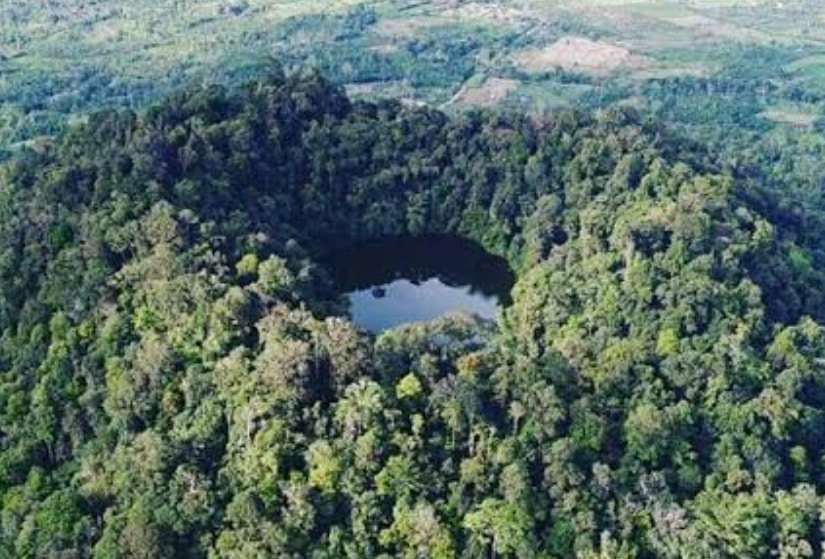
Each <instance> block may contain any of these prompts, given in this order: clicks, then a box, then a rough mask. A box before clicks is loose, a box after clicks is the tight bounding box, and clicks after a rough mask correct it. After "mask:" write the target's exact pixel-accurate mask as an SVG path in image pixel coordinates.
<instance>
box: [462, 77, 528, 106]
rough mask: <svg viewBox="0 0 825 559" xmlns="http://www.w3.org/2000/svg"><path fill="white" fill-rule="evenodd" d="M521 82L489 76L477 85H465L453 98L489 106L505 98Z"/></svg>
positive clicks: (465, 102) (466, 102)
mask: <svg viewBox="0 0 825 559" xmlns="http://www.w3.org/2000/svg"><path fill="white" fill-rule="evenodd" d="M519 85H521V82H520V81H518V80H509V79H504V78H487V79H486V80H484V82H483V83H481V84H480V85H477V86H471V87H465V88H462V89H461V91H459V92H458V93H457V94H456V96H455V97H454V98H453V102H454V103H459V104H462V105H476V106H483V107H489V106H493V105H495V104H497V103H499V102H500V101H502V100H504V98H505V97H507V95H509V94H510V92H512V91H515V90H516V89H517V88H518V86H519Z"/></svg>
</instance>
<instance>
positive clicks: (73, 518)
mask: <svg viewBox="0 0 825 559" xmlns="http://www.w3.org/2000/svg"><path fill="white" fill-rule="evenodd" d="M233 6H234V5H233ZM233 6H229V7H228V8H227V9H228V10H230V11H233V10H235V9H236V7H233ZM237 9H240V10H241V11H243V7H242V6H240V5H238V6H237ZM351 17H352V20H351V21H350V20H348V21H349V23H348V24H347V25H348V27H347V33H352V34H356V35H357V34H359V33H362V32H363V30H364V28H366V27H369V26H371V25H372V23H371V20H372V16H371V15H370V13H369V11H365V12H360V11H354V12H353V13H352V14H351ZM321 24H323V25H327V24H328V22H320V23H319V25H321ZM421 48H422V49H424V51H426V48H429V47H426V45H425V46H422V47H421ZM424 51H422V52H424ZM718 157H719V159H714V158H713V157H711V156H710V155H709V154H708V153H707V152H706V151H703V150H702V149H700V148H699V147H698V146H696V145H695V144H692V143H690V142H685V141H683V140H682V139H680V138H679V137H675V136H673V135H672V133H670V132H668V131H666V130H664V129H662V128H661V127H660V126H657V125H654V124H652V123H648V122H645V121H644V120H643V119H642V118H640V117H639V115H638V114H636V113H635V112H634V111H632V110H630V109H621V110H615V111H607V112H604V113H601V114H599V115H597V116H590V115H587V114H580V113H574V112H560V113H559V114H557V115H556V116H555V117H554V118H553V119H551V120H550V121H548V122H534V121H533V120H531V119H527V118H522V117H518V116H513V115H508V114H504V113H492V112H468V113H466V114H462V115H459V116H456V117H452V118H451V117H447V116H445V115H444V114H442V113H440V112H438V111H435V110H432V109H428V108H404V107H403V106H402V105H401V104H400V103H396V102H391V101H384V102H380V103H366V102H351V101H350V100H349V99H348V98H347V97H345V96H344V95H343V94H342V92H341V91H340V90H338V89H336V88H334V87H332V86H330V85H329V84H328V83H327V82H326V81H325V80H324V79H322V78H321V77H320V76H319V75H318V74H317V73H315V72H302V73H298V74H291V75H284V74H282V73H280V72H278V71H277V69H276V68H273V69H272V71H271V73H270V75H269V76H268V77H267V78H266V79H263V80H260V81H258V82H254V83H250V84H248V85H246V86H244V87H242V88H239V89H238V91H235V92H233V93H229V92H227V91H224V90H222V89H221V88H214V87H208V88H192V89H190V90H187V91H185V92H181V93H180V94H177V95H175V96H173V97H171V98H170V99H168V100H167V101H166V102H164V103H163V104H160V105H157V106H155V107H152V108H151V109H149V110H147V111H146V112H144V113H141V114H134V113H130V112H113V111H108V112H104V113H100V114H96V115H95V116H93V117H91V118H90V119H89V121H88V122H85V123H79V124H77V125H76V126H73V127H71V128H70V129H69V130H68V131H67V132H66V133H65V134H64V135H62V136H60V137H59V138H58V139H57V140H56V141H54V142H53V143H52V144H50V145H45V146H42V147H41V148H40V149H36V150H35V149H32V150H28V149H24V150H22V151H20V152H19V153H17V154H16V155H14V156H13V157H11V158H10V159H9V160H8V161H7V162H6V163H4V164H3V165H2V167H0V216H2V219H0V556H2V557H22V558H29V557H58V556H77V557H101V558H103V557H152V558H162V557H227V558H229V557H238V558H240V557H284V558H287V557H289V558H292V557H296V558H297V557H313V558H333V557H335V558H338V557H359V558H361V557H365V558H366V557H376V558H378V557H404V558H421V557H434V558H444V559H446V558H459V557H489V556H496V557H502V558H528V557H548V558H550V557H588V558H590V557H628V558H630V557H639V558H642V557H662V558H672V557H773V556H780V557H783V556H784V557H812V556H816V554H817V553H818V551H819V549H818V547H819V546H820V542H821V533H822V521H821V517H820V509H821V501H822V491H823V487H825V478H823V472H822V468H821V465H822V461H823V446H822V440H823V437H825V431H823V427H822V425H823V421H822V420H823V406H825V380H823V379H825V361H823V358H824V356H825V334H823V327H822V326H821V324H822V322H823V319H825V305H823V304H821V303H822V302H823V301H824V300H825V289H823V286H825V280H824V279H823V278H825V275H824V274H825V269H823V262H825V258H823V244H822V243H823V241H822V239H825V226H823V223H825V220H823V218H822V215H823V214H822V208H821V206H819V205H817V204H818V202H817V198H816V196H814V195H813V194H812V193H811V192H809V191H808V190H806V189H804V188H801V187H800V188H789V189H782V190H780V189H777V188H774V186H775V185H776V184H777V180H778V179H777V176H778V173H779V171H778V170H777V168H775V167H773V163H770V162H767V161H766V160H762V159H759V158H758V157H757V156H756V155H755V154H751V156H749V157H751V159H749V161H750V163H749V166H748V167H741V166H737V165H735V164H734V162H732V161H730V160H728V159H725V156H724V154H718ZM766 177H767V179H766V180H764V181H763V180H762V179H764V178H766ZM422 232H433V233H448V234H458V235H463V236H465V237H468V238H470V239H473V240H476V241H478V242H480V243H482V244H483V245H484V246H485V247H486V248H487V249H488V250H491V251H494V252H497V253H499V254H502V255H505V256H507V257H508V258H509V259H510V261H511V262H512V264H513V266H514V268H517V270H518V275H519V281H518V283H517V285H516V287H515V289H514V292H513V303H512V305H511V306H510V307H509V308H508V309H507V310H506V312H505V313H504V316H503V318H502V320H501V321H500V323H499V324H490V323H485V322H482V321H479V320H477V319H474V318H472V317H467V316H462V315H458V316H453V317H446V318H443V319H440V320H437V321H434V322H432V323H427V324H417V325H407V326H404V327H401V328H398V329H395V330H391V331H387V332H384V333H382V334H381V335H380V336H378V337H373V336H371V335H369V334H367V333H365V332H363V331H360V330H359V329H357V328H356V327H354V326H353V325H352V324H351V323H350V322H349V321H348V320H347V317H346V312H345V311H346V309H345V307H344V305H343V304H342V301H341V300H340V296H339V294H338V293H336V291H335V289H334V286H332V285H331V284H330V280H329V278H328V274H327V272H326V270H324V267H323V264H322V262H323V259H322V256H323V255H324V253H325V251H327V250H329V249H330V248H333V247H337V246H342V245H347V244H350V243H355V242H358V241H362V240H366V239H370V238H375V237H381V236H385V235H405V234H419V233H422Z"/></svg>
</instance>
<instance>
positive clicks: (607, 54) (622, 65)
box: [514, 37, 651, 76]
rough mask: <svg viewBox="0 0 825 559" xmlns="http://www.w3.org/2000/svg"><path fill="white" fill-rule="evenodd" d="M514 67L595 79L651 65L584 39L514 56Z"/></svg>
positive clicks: (564, 40)
mask: <svg viewBox="0 0 825 559" xmlns="http://www.w3.org/2000/svg"><path fill="white" fill-rule="evenodd" d="M514 59H515V61H516V63H517V64H518V65H519V66H520V67H521V68H522V69H524V70H526V71H528V72H547V71H550V70H553V69H555V68H562V69H564V70H569V71H571V72H584V73H586V74H591V75H594V76H608V75H610V74H611V73H613V72H615V71H617V70H620V69H633V70H638V69H642V68H646V67H649V66H650V65H651V61H650V60H648V59H646V58H644V57H642V56H638V55H636V54H633V53H632V52H631V51H630V50H628V49H627V48H625V47H622V46H619V45H614V44H610V43H607V42H604V41H592V40H590V39H587V38H584V37H564V38H561V39H559V40H558V41H556V42H555V43H553V44H552V45H550V46H548V47H545V48H542V49H534V50H528V51H524V52H520V53H517V54H516V55H515V56H514Z"/></svg>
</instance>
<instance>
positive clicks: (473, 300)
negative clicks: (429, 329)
mask: <svg viewBox="0 0 825 559" xmlns="http://www.w3.org/2000/svg"><path fill="white" fill-rule="evenodd" d="M328 264H329V267H330V270H331V271H332V274H333V276H334V277H335V279H336V281H337V282H338V284H339V286H340V289H341V290H342V292H344V293H346V294H347V295H348V296H349V299H350V313H351V315H352V319H353V321H354V322H356V323H357V324H359V325H361V326H363V327H364V328H366V329H367V330H370V331H372V332H380V331H382V330H386V329H387V328H392V327H394V326H398V325H400V324H404V323H408V322H421V321H427V320H432V319H434V318H438V317H439V316H442V315H444V314H447V313H450V312H456V311H463V312H468V313H474V314H477V315H479V316H481V317H483V318H490V319H492V318H495V316H496V314H497V312H498V307H499V305H500V304H507V302H508V297H509V295H508V294H509V291H510V288H511V287H512V285H513V280H514V278H513V274H512V272H511V271H510V269H509V268H508V266H507V263H506V262H505V261H504V260H503V259H501V258H498V257H495V256H492V255H491V254H489V253H487V252H486V251H484V250H483V249H482V248H481V247H479V246H478V245H476V244H474V243H472V242H469V241H466V240H463V239H460V238H456V237H448V236H423V237H401V238H389V239H382V240H380V241H372V242H369V243H364V244H361V245H357V246H354V247H350V248H348V249H346V250H342V251H339V252H336V253H334V254H332V255H330V257H329V259H328Z"/></svg>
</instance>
